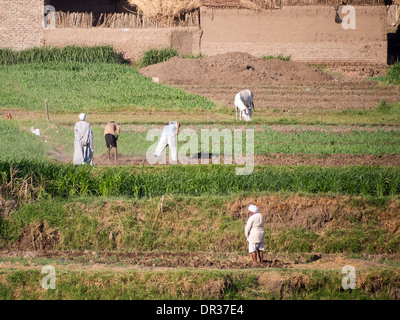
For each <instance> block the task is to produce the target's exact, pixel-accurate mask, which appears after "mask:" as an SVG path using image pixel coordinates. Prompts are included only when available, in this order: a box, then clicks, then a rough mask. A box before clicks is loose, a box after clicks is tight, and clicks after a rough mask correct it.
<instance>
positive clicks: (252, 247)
mask: <svg viewBox="0 0 400 320" xmlns="http://www.w3.org/2000/svg"><path fill="white" fill-rule="evenodd" d="M248 211H249V214H250V216H249V218H248V219H247V222H246V226H245V228H244V234H245V236H246V239H247V242H248V243H249V253H250V254H251V258H252V259H253V262H254V263H257V256H258V258H260V262H263V258H264V257H263V252H264V217H263V215H262V214H261V213H259V212H258V208H257V206H256V205H254V204H251V205H249V207H248Z"/></svg>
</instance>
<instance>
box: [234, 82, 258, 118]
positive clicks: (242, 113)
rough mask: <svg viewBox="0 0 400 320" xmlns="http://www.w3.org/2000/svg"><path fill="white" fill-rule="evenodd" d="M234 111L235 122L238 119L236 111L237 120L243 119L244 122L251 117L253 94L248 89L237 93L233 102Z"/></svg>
mask: <svg viewBox="0 0 400 320" xmlns="http://www.w3.org/2000/svg"><path fill="white" fill-rule="evenodd" d="M234 106H235V111H236V120H237V119H238V111H239V119H241V118H243V119H244V120H245V121H250V120H251V119H252V116H253V109H255V108H254V103H253V92H251V90H249V89H245V90H242V91H240V92H238V93H237V94H236V96H235V101H234Z"/></svg>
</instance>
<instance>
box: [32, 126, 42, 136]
mask: <svg viewBox="0 0 400 320" xmlns="http://www.w3.org/2000/svg"><path fill="white" fill-rule="evenodd" d="M31 132H32V133H33V134H36V135H37V136H39V137H41V136H42V133H41V131H40V129H35V127H31Z"/></svg>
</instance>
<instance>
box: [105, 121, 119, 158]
mask: <svg viewBox="0 0 400 320" xmlns="http://www.w3.org/2000/svg"><path fill="white" fill-rule="evenodd" d="M119 132H120V127H119V125H118V124H116V123H115V122H114V121H111V122H110V123H108V124H106V127H105V129H104V138H105V140H106V147H107V159H108V160H110V149H111V148H114V163H117V162H118V151H117V150H118V149H117V140H118V137H119Z"/></svg>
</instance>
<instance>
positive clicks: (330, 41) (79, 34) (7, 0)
mask: <svg viewBox="0 0 400 320" xmlns="http://www.w3.org/2000/svg"><path fill="white" fill-rule="evenodd" d="M43 4H44V0H0V47H3V48H4V47H6V48H11V49H25V48H31V47H35V46H41V45H53V46H58V47H62V46H65V45H72V44H75V45H87V46H91V45H102V44H110V45H113V46H114V48H115V49H116V50H117V51H120V52H123V53H124V54H125V56H126V57H127V58H131V59H135V60H136V59H138V58H139V57H140V55H141V54H142V53H143V52H144V51H146V50H148V49H150V48H163V47H168V46H173V47H175V48H176V49H178V50H179V51H180V52H182V53H183V54H189V53H192V54H198V53H200V52H201V53H202V54H203V55H215V54H218V53H225V52H232V51H242V52H248V53H250V54H252V55H254V56H256V57H261V56H263V55H278V54H283V55H284V56H289V55H290V56H291V59H292V60H294V61H306V62H310V63H335V62H361V63H368V64H381V65H386V64H387V30H386V28H387V26H386V21H387V14H386V9H385V6H356V7H355V8H356V29H354V30H352V29H350V30H345V29H343V27H342V26H341V25H340V24H337V23H335V21H334V19H335V13H336V12H335V10H334V8H333V7H332V6H286V7H283V8H282V9H277V10H267V11H261V12H255V11H251V10H245V9H213V8H207V7H202V8H201V12H200V25H201V30H200V29H199V28H196V27H192V28H151V29H150V28H149V29H146V28H145V29H140V28H137V29H106V28H88V29H87V28H83V29H74V28H71V29H55V30H51V29H50V30H43V28H42V19H43V12H42V10H43ZM342 16H343V14H342Z"/></svg>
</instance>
